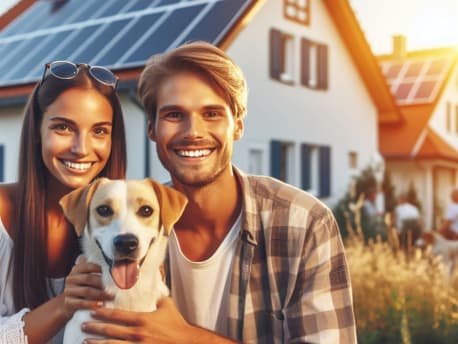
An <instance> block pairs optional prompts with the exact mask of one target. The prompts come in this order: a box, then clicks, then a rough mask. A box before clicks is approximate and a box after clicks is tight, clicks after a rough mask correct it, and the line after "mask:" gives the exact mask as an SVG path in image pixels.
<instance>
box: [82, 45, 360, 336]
mask: <svg viewBox="0 0 458 344" xmlns="http://www.w3.org/2000/svg"><path fill="white" fill-rule="evenodd" d="M139 96H140V98H141V100H142V101H143V104H144V106H145V109H146V111H147V112H148V115H149V127H148V134H149V137H150V138H151V140H153V141H154V142H155V143H156V148H157V153H158V155H159V158H160V160H161V162H162V164H163V165H164V166H165V168H166V169H167V170H168V171H169V172H170V176H171V181H172V184H173V186H174V187H175V188H176V189H178V190H180V191H181V192H183V193H184V194H185V195H186V196H187V197H188V200H189V204H188V206H187V208H186V210H185V212H184V214H183V216H182V218H181V219H180V221H179V222H178V223H177V224H176V226H175V232H174V234H173V235H171V237H170V242H169V254H168V264H167V280H168V284H169V286H170V289H171V298H167V299H165V300H163V301H162V302H161V303H160V304H159V306H158V311H156V312H154V313H151V314H132V313H128V312H122V311H118V310H114V311H113V310H107V309H103V308H101V309H98V310H96V311H95V315H94V316H95V318H96V319H98V320H102V321H106V322H108V321H118V322H119V323H120V324H117V325H113V324H111V325H110V324H107V323H106V322H105V323H102V324H100V323H99V324H97V323H95V322H91V323H88V324H86V326H85V329H86V331H88V332H91V333H99V334H103V335H109V336H111V337H113V338H120V339H125V340H130V341H133V342H145V343H146V342H154V343H193V342H196V343H197V342H199V343H231V342H233V341H241V342H245V343H286V342H295V343H299V342H300V343H354V342H356V331H355V321H354V315H353V304H352V294H351V287H350V280H349V274H348V267H347V263H346V260H345V255H344V248H343V245H342V241H341V237H340V234H339V230H338V227H337V225H336V222H335V220H334V217H333V215H332V213H331V211H330V210H329V209H328V208H327V207H326V206H324V205H323V204H322V203H321V202H320V201H319V200H317V199H315V198H314V197H312V196H311V195H309V194H307V193H306V192H304V191H301V190H299V189H296V188H294V187H292V186H289V185H287V184H285V183H282V182H280V181H278V180H275V179H272V178H269V177H261V176H250V175H246V174H244V173H243V172H242V171H240V170H238V169H237V168H236V167H235V166H233V165H232V164H231V156H232V149H233V143H234V141H236V140H238V139H240V138H241V137H242V134H243V118H244V116H245V113H246V102H247V87H246V83H245V79H244V77H243V75H242V72H241V70H240V68H239V67H238V66H236V65H235V64H234V62H233V61H232V60H231V59H230V58H229V57H228V56H227V55H226V54H225V53H224V52H223V51H221V50H219V49H218V48H216V47H214V46H212V45H210V44H207V43H203V42H196V43H191V44H187V45H184V46H181V47H179V48H177V49H175V50H173V51H171V52H168V53H166V54H163V55H157V56H154V57H153V58H152V59H151V60H150V61H149V62H148V64H147V65H146V67H145V69H144V71H143V74H142V76H141V78H140V82H139ZM121 324H123V325H127V326H122V325H121ZM88 343H97V341H88Z"/></svg>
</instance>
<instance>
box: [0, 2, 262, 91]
mask: <svg viewBox="0 0 458 344" xmlns="http://www.w3.org/2000/svg"><path fill="white" fill-rule="evenodd" d="M256 1H257V0H129V1H126V0H107V1H100V0H85V1H81V0H66V1H53V0H38V1H36V2H35V3H34V4H33V5H32V6H30V7H29V8H28V9H27V10H25V11H24V12H23V13H22V14H21V15H19V16H18V17H17V18H16V19H15V20H13V21H12V22H11V23H10V24H9V25H8V26H6V27H5V28H4V29H3V30H2V31H0V54H1V57H2V58H1V59H0V87H2V86H12V85H19V84H25V83H32V82H36V81H37V80H38V79H39V77H40V76H41V72H42V70H43V65H44V63H46V62H49V61H52V60H73V61H75V62H84V63H90V64H98V65H103V66H106V67H109V68H113V69H115V70H120V69H123V68H130V67H141V66H143V65H144V64H145V62H146V61H147V59H148V58H149V57H150V56H151V55H153V54H155V53H159V52H164V51H166V50H168V49H171V48H173V47H175V46H177V45H179V44H182V43H184V42H187V41H195V40H204V41H207V42H212V43H214V44H218V43H220V42H221V41H222V39H224V37H225V36H226V35H227V34H228V33H229V32H230V30H231V29H232V28H233V26H234V25H235V24H236V23H237V22H238V21H239V20H240V19H241V18H242V16H243V15H244V14H245V13H246V11H247V10H249V8H250V7H251V5H252V4H253V3H255V2H256Z"/></svg>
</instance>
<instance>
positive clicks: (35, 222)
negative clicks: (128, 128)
mask: <svg viewBox="0 0 458 344" xmlns="http://www.w3.org/2000/svg"><path fill="white" fill-rule="evenodd" d="M77 87H78V88H83V89H95V90H97V91H98V92H99V93H100V94H101V95H103V96H104V97H106V98H107V99H108V100H109V102H110V104H111V106H112V108H113V130H112V146H111V147H112V149H111V154H110V157H109V159H108V161H107V164H106V166H105V168H104V169H103V170H102V172H101V173H100V175H99V176H106V177H108V178H113V179H119V178H125V172H126V164H127V159H126V139H125V131H124V120H123V116H122V110H121V104H120V101H119V98H118V96H117V95H116V92H115V91H114V90H113V89H112V88H111V87H109V86H106V85H103V84H100V83H99V82H97V81H95V80H94V79H93V78H92V77H91V76H89V74H88V71H87V69H86V68H81V67H80V70H79V73H78V75H77V77H76V78H75V79H72V80H61V79H57V78H55V77H53V76H52V75H50V76H48V77H47V78H46V79H45V80H44V82H42V83H39V84H38V85H37V86H36V87H35V89H34V90H33V92H32V94H31V96H30V98H29V100H28V102H27V105H26V107H25V115H24V120H23V125H22V132H21V139H20V151H19V172H18V188H17V195H16V200H17V205H16V212H15V214H14V217H13V222H12V225H13V226H14V229H13V230H12V232H13V241H14V248H13V255H14V263H13V264H14V271H13V276H14V277H13V293H14V294H13V295H14V303H15V307H16V309H18V310H19V309H21V308H24V307H28V308H30V309H33V308H36V307H38V306H39V305H41V304H43V303H44V302H46V301H47V300H48V299H49V296H48V279H47V267H48V262H47V257H48V254H47V250H48V247H47V239H48V238H47V229H48V221H47V207H48V205H47V199H48V197H47V195H48V193H50V192H53V190H47V188H46V185H47V179H48V178H49V172H48V170H47V168H46V167H45V165H44V163H43V159H42V155H41V135H40V126H41V121H42V117H43V113H44V112H45V111H46V109H47V107H48V106H49V105H50V104H51V103H53V102H54V101H55V100H56V98H57V97H58V96H59V95H60V94H61V93H62V92H64V91H65V90H68V89H70V88H77ZM82 116H84V114H82ZM73 250H74V253H73V256H75V257H76V255H77V254H78V250H79V248H78V247H74V248H73ZM67 273H68V271H67Z"/></svg>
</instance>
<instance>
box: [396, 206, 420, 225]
mask: <svg viewBox="0 0 458 344" xmlns="http://www.w3.org/2000/svg"><path fill="white" fill-rule="evenodd" d="M394 211H395V214H396V229H397V230H398V231H400V230H401V229H402V223H403V222H404V221H406V220H418V219H420V212H419V211H418V208H417V207H416V206H414V205H412V204H410V203H401V204H399V205H398V206H396V208H395V210H394Z"/></svg>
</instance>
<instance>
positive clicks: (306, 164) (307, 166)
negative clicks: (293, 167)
mask: <svg viewBox="0 0 458 344" xmlns="http://www.w3.org/2000/svg"><path fill="white" fill-rule="evenodd" d="M310 148H311V147H310V145H308V144H305V143H303V144H301V176H302V178H301V179H302V180H301V185H302V189H303V190H309V189H310V187H311V180H310V172H311V168H312V166H311V160H310V151H311V149H310Z"/></svg>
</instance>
